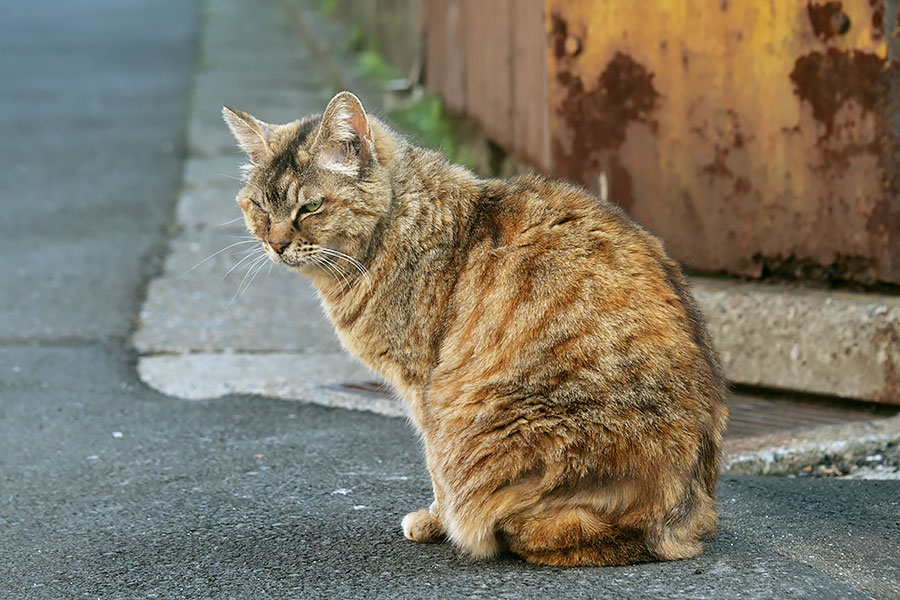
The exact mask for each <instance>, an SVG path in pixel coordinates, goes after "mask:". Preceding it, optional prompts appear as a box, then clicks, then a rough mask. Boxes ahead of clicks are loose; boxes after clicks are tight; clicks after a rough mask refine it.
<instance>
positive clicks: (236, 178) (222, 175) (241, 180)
mask: <svg viewBox="0 0 900 600" xmlns="http://www.w3.org/2000/svg"><path fill="white" fill-rule="evenodd" d="M213 174H214V175H219V176H221V177H227V178H228V179H234V180H235V181H240V182H241V183H244V180H243V179H241V178H240V177H235V176H234V175H228V174H226V173H213Z"/></svg>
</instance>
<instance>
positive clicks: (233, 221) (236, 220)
mask: <svg viewBox="0 0 900 600" xmlns="http://www.w3.org/2000/svg"><path fill="white" fill-rule="evenodd" d="M243 218H244V216H243V215H241V216H240V217H236V218H234V219H232V220H230V221H225V222H224V223H219V224H218V225H216V227H225V226H226V225H231V224H232V223H236V222H238V221H241V220H243Z"/></svg>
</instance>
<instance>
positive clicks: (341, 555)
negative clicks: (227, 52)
mask: <svg viewBox="0 0 900 600" xmlns="http://www.w3.org/2000/svg"><path fill="white" fill-rule="evenodd" d="M242 4H243V5H244V6H252V5H253V4H255V3H239V2H231V3H227V2H217V3H215V5H214V6H215V7H217V10H218V9H221V10H225V9H226V8H228V7H231V9H234V10H246V9H238V8H236V7H238V6H241V5H242ZM222 7H224V8H222ZM198 15H199V13H198V8H197V6H196V5H195V4H194V3H190V2H186V1H184V0H134V1H132V2H129V3H122V2H120V1H118V0H106V1H102V0H82V1H81V2H78V3H77V4H76V3H70V2H65V1H64V0H57V1H56V2H52V3H51V2H49V1H48V2H42V3H23V2H19V3H9V4H8V5H7V6H6V7H5V11H4V16H5V18H4V19H2V20H0V81H3V82H4V87H3V93H2V94H0V164H3V165H4V170H3V175H2V177H0V198H2V202H3V212H2V213H0V228H2V235H0V245H2V252H3V253H2V256H3V261H2V262H0V307H2V308H3V311H2V312H0V532H2V535H0V557H2V566H0V599H4V600H5V599H7V598H9V599H16V600H18V599H27V598H40V599H44V598H46V599H60V598H63V599H68V598H104V599H105V598H129V599H130V598H192V599H193V598H215V599H218V598H249V599H263V598H292V597H295V598H376V597H383V598H422V597H436V598H462V597H465V598H548V597H568V598H596V597H601V596H604V595H609V596H615V597H624V598H629V597H633V598H643V597H648V596H649V597H653V596H655V597H665V598H696V597H707V598H721V597H741V598H772V597H791V598H816V599H817V600H821V599H828V598H867V597H878V598H892V597H893V598H896V597H897V592H896V590H897V589H898V588H900V566H898V559H897V554H896V548H897V546H898V544H900V525H898V522H900V483H898V482H891V481H886V482H878V481H834V480H791V479H765V478H733V477H728V478H725V479H724V480H723V482H722V486H721V489H720V496H719V500H720V502H721V503H722V530H721V532H720V535H719V536H718V538H717V539H716V541H715V542H714V543H712V544H711V546H710V548H709V550H708V552H707V553H706V554H704V555H703V556H702V557H700V558H698V559H695V560H690V561H683V562H678V563H669V564H651V565H639V566H633V567H626V568H611V569H569V570H563V569H547V568H534V567H529V566H526V565H523V564H521V563H520V562H518V561H516V560H514V559H509V558H504V559H501V560H498V561H494V562H490V563H472V562H470V561H468V560H466V559H464V558H461V557H460V556H458V555H457V553H456V552H455V551H454V550H453V549H452V548H451V547H450V546H448V545H446V544H444V545H435V546H422V545H416V544H413V543H411V542H407V541H405V540H403V539H402V536H401V534H400V531H399V520H400V518H401V517H402V516H403V514H404V513H405V512H406V511H408V510H409V509H411V508H414V507H417V506H421V505H424V504H426V503H427V502H428V494H429V491H428V478H427V476H426V474H425V470H424V466H423V463H422V459H421V456H420V451H419V448H418V443H417V441H416V439H415V437H414V436H413V435H412V433H411V432H410V430H409V428H408V426H407V425H406V424H405V423H404V422H403V421H402V420H401V419H394V418H388V417H383V416H377V415H373V414H368V413H363V412H355V411H343V410H340V409H332V408H323V407H320V406H312V405H307V404H304V403H298V402H287V401H280V400H274V399H271V398H265V397H251V396H237V395H231V396H226V397H224V398H220V399H218V400H206V401H186V400H183V399H178V398H172V397H168V396H165V395H162V394H160V393H158V392H156V391H153V390H151V389H150V388H148V387H146V386H145V385H144V384H143V383H142V382H141V381H140V380H139V378H138V377H137V375H136V371H135V362H136V356H135V353H134V352H133V350H132V349H131V345H130V333H131V331H132V329H133V323H134V320H135V318H136V317H137V316H138V315H139V311H140V305H141V300H142V298H143V296H144V289H145V286H146V285H147V283H148V281H149V279H150V278H151V277H152V276H153V275H154V273H156V272H157V271H158V268H159V264H160V262H159V261H160V260H161V259H162V256H163V253H164V248H165V242H166V238H167V235H168V231H167V227H166V226H167V223H169V222H171V219H172V211H173V204H174V199H175V194H176V189H177V187H178V183H179V179H180V174H181V161H182V158H183V157H184V152H183V143H182V140H183V139H184V135H185V132H184V130H183V128H184V123H185V115H186V113H187V105H188V82H189V78H190V76H191V70H192V65H193V62H192V51H193V48H194V44H195V40H196V36H197V35H198V31H199V26H200V23H201V19H200V17H199V16H198ZM253 15H254V12H253V11H252V10H249V11H248V12H247V13H246V14H244V15H242V21H243V22H245V26H246V27H248V28H249V30H250V31H252V18H253ZM208 33H209V32H208ZM219 33H220V34H221V32H219ZM10 82H12V83H10ZM210 127H212V126H210Z"/></svg>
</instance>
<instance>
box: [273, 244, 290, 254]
mask: <svg viewBox="0 0 900 600" xmlns="http://www.w3.org/2000/svg"><path fill="white" fill-rule="evenodd" d="M267 243H268V244H269V247H270V248H271V249H272V250H274V251H275V254H281V253H282V252H284V249H285V248H287V247H288V246H290V244H291V243H290V242H272V241H269V242H267Z"/></svg>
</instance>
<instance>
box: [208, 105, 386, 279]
mask: <svg viewBox="0 0 900 600" xmlns="http://www.w3.org/2000/svg"><path fill="white" fill-rule="evenodd" d="M222 112H223V115H224V117H225V122H226V123H228V126H229V128H230V129H231V131H232V133H233V134H234V136H235V137H236V138H237V141H238V144H239V145H240V147H241V148H242V149H243V150H244V152H246V153H247V155H248V156H249V157H250V161H251V162H250V164H249V165H247V166H246V167H245V173H244V175H245V177H244V180H245V182H246V185H245V186H244V188H243V189H242V190H241V191H240V192H239V193H238V196H237V203H238V205H239V206H240V207H241V210H242V211H243V213H244V221H245V223H246V225H247V229H248V230H249V231H250V233H251V234H252V235H253V236H255V237H256V238H257V239H259V241H260V242H261V243H262V245H263V248H264V249H265V251H266V253H267V254H268V256H269V258H271V259H272V260H273V261H274V262H276V263H279V264H283V265H285V266H287V267H289V268H291V269H293V270H297V271H302V272H304V273H305V274H307V275H310V276H314V277H322V276H327V274H328V273H329V272H335V269H332V270H331V271H329V269H328V267H329V265H336V264H337V265H339V267H340V268H338V269H337V272H340V273H346V274H347V275H348V276H349V275H350V274H351V272H353V271H354V270H353V269H349V270H348V269H346V268H345V267H347V266H348V265H347V262H346V261H348V259H345V258H340V257H339V255H338V254H336V253H342V254H344V255H346V256H348V257H350V258H352V259H354V260H358V259H360V258H362V255H363V254H364V253H365V250H366V248H367V247H368V245H369V243H370V241H371V239H372V236H373V235H374V231H375V228H376V225H377V223H378V222H379V220H380V219H381V218H382V216H383V215H384V214H385V213H386V211H387V208H388V203H389V200H390V194H389V180H388V174H387V170H386V168H385V165H384V164H382V163H381V162H380V161H379V152H378V151H377V150H376V148H377V147H378V148H383V147H384V146H385V141H383V140H376V134H378V135H383V136H387V135H389V134H388V133H387V130H386V128H384V127H383V126H381V125H380V124H378V123H377V122H374V121H370V119H369V118H368V116H367V115H366V112H365V110H364V109H363V106H362V103H361V102H360V101H359V99H358V98H357V97H356V96H354V95H353V94H351V93H350V92H341V93H339V94H338V95H336V96H335V97H334V98H332V100H331V102H329V103H328V106H327V107H326V109H325V112H324V113H322V115H316V116H312V117H306V118H304V119H301V120H299V121H295V122H293V123H288V124H287V125H270V124H268V123H264V122H262V121H260V120H259V119H256V118H255V117H253V116H251V115H249V114H247V113H245V112H242V111H238V110H232V109H230V108H227V107H225V108H224V109H223V111H222ZM373 125H374V127H373ZM382 153H383V152H382Z"/></svg>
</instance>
